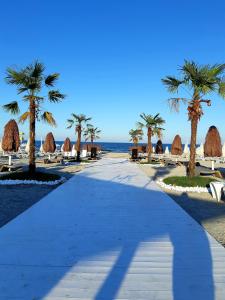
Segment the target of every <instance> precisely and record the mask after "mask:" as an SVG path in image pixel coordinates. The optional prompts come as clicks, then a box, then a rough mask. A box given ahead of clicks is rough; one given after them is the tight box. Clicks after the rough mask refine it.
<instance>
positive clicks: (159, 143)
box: [155, 140, 163, 154]
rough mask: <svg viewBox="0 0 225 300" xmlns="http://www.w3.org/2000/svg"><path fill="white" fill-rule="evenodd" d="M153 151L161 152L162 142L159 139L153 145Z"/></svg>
mask: <svg viewBox="0 0 225 300" xmlns="http://www.w3.org/2000/svg"><path fill="white" fill-rule="evenodd" d="M155 153H156V154H163V144H162V141H161V140H158V142H157V143H156V147H155Z"/></svg>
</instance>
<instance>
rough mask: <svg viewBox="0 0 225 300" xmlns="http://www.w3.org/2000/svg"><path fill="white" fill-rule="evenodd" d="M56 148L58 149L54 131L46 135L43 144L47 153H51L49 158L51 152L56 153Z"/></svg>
mask: <svg viewBox="0 0 225 300" xmlns="http://www.w3.org/2000/svg"><path fill="white" fill-rule="evenodd" d="M55 149H56V145H55V139H54V136H53V134H52V132H49V133H48V134H47V135H46V138H45V142H44V144H43V150H44V152H45V153H49V159H50V153H54V152H55Z"/></svg>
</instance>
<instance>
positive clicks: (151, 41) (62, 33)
mask: <svg viewBox="0 0 225 300" xmlns="http://www.w3.org/2000/svg"><path fill="white" fill-rule="evenodd" d="M224 21H225V2H224V1H223V0H220V1H218V0H214V1H213V2H212V1H209V0H198V1H196V0H195V1H194V0H189V1H183V0H179V1H178V0H176V1H175V0H170V1H166V0H157V1H151V0H65V1H62V0H14V1H1V4H0V25H1V31H0V41H1V42H0V104H5V103H7V102H9V101H12V100H15V99H19V96H17V95H16V90H15V88H14V87H13V86H7V85H6V83H5V81H4V76H5V70H6V68H7V67H8V66H14V65H17V66H18V67H20V66H25V65H26V64H29V63H31V62H32V61H34V60H35V59H39V60H40V61H42V62H43V63H44V64H45V65H46V73H51V72H59V73H60V74H61V77H60V80H59V82H58V87H59V88H60V89H61V91H62V92H63V93H65V94H67V98H66V100H65V101H64V102H62V103H60V104H48V103H46V104H45V107H46V108H47V109H48V110H49V111H52V112H53V113H54V116H55V118H56V120H57V124H58V126H57V128H51V127H50V126H48V125H43V124H41V123H38V125H37V138H40V137H41V136H43V137H44V136H45V134H46V133H47V132H48V131H50V130H52V131H53V133H54V135H55V137H56V139H58V140H59V139H60V140H61V139H64V138H65V137H66V136H70V137H72V138H73V140H74V131H73V130H72V129H71V130H68V129H66V119H67V118H68V117H69V115H70V113H71V112H74V113H84V114H86V115H87V116H91V117H93V121H92V122H93V124H94V125H96V126H98V127H99V128H101V129H102V131H103V132H102V139H101V140H102V141H124V142H127V141H128V140H129V137H128V131H129V130H130V129H131V128H134V127H135V124H136V121H138V120H139V114H140V113H141V112H145V113H149V114H156V113H158V112H160V113H161V115H162V117H163V118H164V119H165V120H166V125H165V128H166V131H165V133H164V142H171V140H172V139H173V137H174V136H175V134H180V135H181V137H182V140H183V142H184V143H185V142H187V141H189V138H190V124H189V122H188V121H187V113H186V108H185V107H184V106H183V107H181V112H180V113H179V114H176V113H171V112H170V110H169V107H168V104H167V99H168V98H169V97H170V95H169V94H168V92H167V91H166V89H165V88H164V86H163V85H162V83H161V78H162V77H164V76H166V75H176V74H177V67H178V66H180V65H182V63H183V61H184V59H191V60H195V61H196V62H198V63H201V64H204V63H212V64H213V63H221V62H223V63H224V62H225V31H224V23H225V22H224ZM180 96H187V95H185V93H183V92H181V93H180ZM210 98H211V99H212V107H210V108H208V107H207V108H205V115H204V116H203V118H202V120H201V122H200V125H199V134H198V142H202V141H203V140H204V137H205V134H206V131H207V129H208V127H209V126H210V125H216V126H217V127H218V129H219V130H220V133H221V136H222V139H223V141H224V140H225V123H224V119H225V117H224V116H225V100H223V99H220V98H218V97H216V96H215V95H211V96H210ZM22 110H24V111H25V106H24V105H23V109H22ZM9 118H10V115H9V114H7V113H5V112H3V111H2V110H1V111H0V124H1V126H0V136H1V135H2V132H3V126H4V124H5V123H6V122H7V120H8V119H9ZM20 129H21V130H22V131H25V133H26V136H27V133H28V124H26V125H23V126H21V125H20Z"/></svg>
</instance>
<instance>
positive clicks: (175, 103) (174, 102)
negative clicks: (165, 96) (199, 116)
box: [168, 98, 188, 112]
mask: <svg viewBox="0 0 225 300" xmlns="http://www.w3.org/2000/svg"><path fill="white" fill-rule="evenodd" d="M181 102H182V103H184V104H186V103H187V102H188V100H187V99H186V98H170V99H169V100H168V103H169V107H170V110H171V111H175V112H179V111H180V103H181Z"/></svg>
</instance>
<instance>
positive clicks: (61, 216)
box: [0, 159, 225, 300]
mask: <svg viewBox="0 0 225 300" xmlns="http://www.w3.org/2000/svg"><path fill="white" fill-rule="evenodd" d="M15 197H16V195H15ZM0 299H1V300H8V299H13V300H15V299H20V300H38V299H49V300H50V299H51V300H53V299H54V300H59V299H60V300H61V299H73V300H75V299H76V300H78V299H82V300H87V299H96V300H112V299H120V300H125V299H132V300H153V299H155V300H172V299H174V300H214V299H218V300H219V299H221V300H224V299H225V249H224V248H223V247H222V246H220V245H219V244H218V243H217V242H216V241H215V240H214V239H213V238H212V237H211V236H209V235H208V234H207V233H206V232H205V231H204V230H203V229H202V227H201V226H199V225H198V224H197V223H196V222H195V221H194V220H193V219H192V218H191V217H189V216H188V215H187V214H186V213H185V212H184V211H183V210H182V209H181V208H180V207H179V206H178V205H177V204H175V203H174V202H173V200H172V199H170V198H169V197H168V196H167V195H166V194H164V193H163V192H162V191H161V190H160V189H159V188H158V187H156V185H155V184H154V182H150V180H149V178H148V177H147V176H145V175H144V174H143V173H142V171H141V170H140V169H139V168H138V166H136V165H135V164H131V163H129V162H127V161H126V160H121V159H102V160H101V161H99V162H97V163H95V164H92V165H90V166H89V167H87V168H86V169H85V170H84V171H83V172H81V173H79V174H78V175H76V176H74V177H73V178H71V179H70V180H69V181H68V182H66V183H65V184H63V185H62V186H60V187H59V188H57V189H56V190H54V191H53V192H52V193H50V194H49V195H47V196H46V197H45V198H43V199H42V200H41V201H40V202H39V203H37V204H36V205H34V206H33V207H31V208H30V209H29V210H27V211H26V212H25V213H23V214H22V215H20V216H19V217H17V218H16V219H14V220H13V221H12V222H10V223H8V224H7V225H6V226H4V227H3V228H1V229H0Z"/></svg>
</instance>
